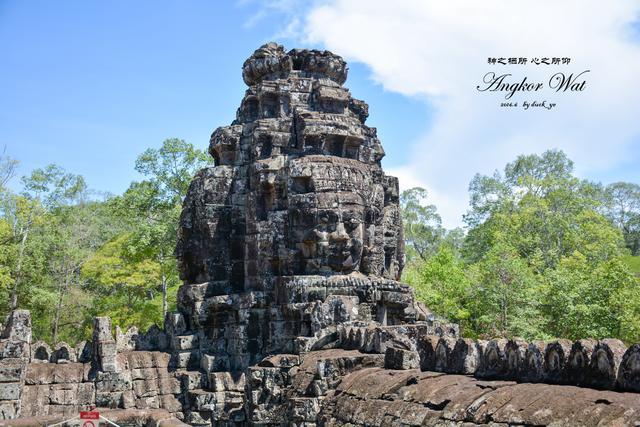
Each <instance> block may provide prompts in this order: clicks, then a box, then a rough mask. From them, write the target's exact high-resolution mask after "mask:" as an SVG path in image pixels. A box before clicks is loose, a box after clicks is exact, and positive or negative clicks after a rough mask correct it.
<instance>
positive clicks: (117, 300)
mask: <svg viewBox="0 0 640 427" xmlns="http://www.w3.org/2000/svg"><path fill="white" fill-rule="evenodd" d="M130 241H131V236H130V234H128V233H123V234H120V235H118V236H117V237H115V238H113V239H112V240H111V241H109V242H107V243H106V244H105V245H103V246H102V247H101V248H100V249H99V250H97V251H96V252H95V253H94V254H93V255H92V256H91V257H90V258H89V259H88V260H87V261H86V262H85V263H84V265H83V266H82V277H83V278H84V279H85V280H86V281H87V288H88V289H89V290H90V291H91V292H92V293H93V294H94V295H95V296H96V299H95V305H94V307H93V309H92V310H91V314H92V315H103V314H105V313H107V314H109V316H111V317H112V319H113V321H114V323H115V324H117V325H118V326H121V327H124V328H127V327H130V326H138V327H140V328H142V329H146V328H147V327H149V326H151V325H152V324H154V323H156V324H157V323H160V322H161V321H162V317H161V316H162V312H161V310H160V304H161V300H160V299H159V298H155V297H154V296H155V295H154V293H155V290H156V289H157V283H158V282H159V281H160V278H161V275H162V272H161V267H160V265H159V264H158V263H157V262H155V261H154V260H153V259H140V258H138V257H136V256H133V255H132V254H131V251H130V247H129V243H130ZM159 301H160V303H159Z"/></svg>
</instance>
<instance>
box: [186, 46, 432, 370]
mask: <svg viewBox="0 0 640 427" xmlns="http://www.w3.org/2000/svg"><path fill="white" fill-rule="evenodd" d="M242 75H243V78H244V81H245V83H246V84H247V85H248V86H249V88H248V89H247V91H246V94H245V96H244V98H243V100H242V103H241V105H240V108H239V109H238V111H237V115H236V120H234V122H233V123H232V124H231V125H229V126H224V127H220V128H218V129H216V130H215V131H214V132H213V135H212V136H211V142H210V146H209V152H210V153H211V155H212V156H213V158H214V159H215V166H214V167H210V168H206V169H203V170H201V171H200V172H199V173H198V174H197V175H196V177H195V178H194V180H193V182H192V183H191V187H190V189H189V192H188V195H187V197H186V199H185V202H184V207H183V212H182V217H181V222H180V234H179V242H178V247H177V254H178V259H179V264H180V272H181V275H182V279H183V280H184V282H185V285H183V286H182V287H181V289H180V291H179V296H178V301H179V309H180V311H181V312H182V313H183V315H184V316H185V319H186V322H187V323H188V328H190V329H191V330H199V331H202V333H203V334H204V337H203V339H205V340H206V341H207V343H208V352H209V355H208V356H211V357H212V363H213V364H214V368H215V369H220V370H237V369H243V368H245V367H246V366H248V365H251V364H255V363H257V362H259V361H260V360H261V359H262V358H263V357H264V356H265V355H268V354H274V353H296V352H301V351H308V350H311V349H315V348H319V347H322V346H325V345H327V344H330V343H331V341H332V340H335V339H336V337H335V326H336V325H338V324H341V323H344V322H358V321H360V322H370V321H372V320H373V321H377V322H379V323H380V324H383V325H387V324H388V325H392V324H398V323H407V322H408V323H412V322H414V321H415V320H416V319H418V318H419V317H420V316H423V317H424V312H422V311H421V310H416V306H415V304H414V300H413V296H412V294H411V292H410V291H409V289H408V288H407V287H406V286H405V285H402V284H400V283H398V282H397V280H398V279H399V277H400V273H401V271H402V267H403V256H404V254H403V239H402V223H401V219H400V212H399V207H398V180H397V179H396V178H393V177H390V176H387V175H385V174H384V172H383V170H382V168H381V166H380V160H381V159H382V157H383V156H384V151H383V149H382V146H381V144H380V140H379V139H378V138H377V136H376V129H375V128H372V127H368V126H367V125H365V120H366V119H367V115H368V113H367V109H368V106H367V104H366V103H364V102H363V101H360V100H357V99H354V98H352V97H351V95H350V93H349V90H348V89H347V88H345V87H343V86H342V85H343V83H344V82H345V80H346V78H347V66H346V63H345V62H344V61H343V60H342V58H340V57H339V56H337V55H334V54H332V53H330V52H326V51H324V52H321V51H316V50H298V49H294V50H291V51H289V52H285V50H284V48H283V47H282V46H280V45H277V44H274V43H269V44H266V45H264V46H262V47H260V48H259V49H258V50H256V51H255V52H254V53H253V55H251V57H250V58H249V59H247V60H246V61H245V63H244V65H243V72H242ZM201 348H202V343H201ZM206 356H207V355H203V357H206Z"/></svg>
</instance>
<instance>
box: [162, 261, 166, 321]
mask: <svg viewBox="0 0 640 427" xmlns="http://www.w3.org/2000/svg"><path fill="white" fill-rule="evenodd" d="M166 315H167V276H166V275H165V274H164V272H163V273H162V318H163V319H164V318H165V317H166Z"/></svg>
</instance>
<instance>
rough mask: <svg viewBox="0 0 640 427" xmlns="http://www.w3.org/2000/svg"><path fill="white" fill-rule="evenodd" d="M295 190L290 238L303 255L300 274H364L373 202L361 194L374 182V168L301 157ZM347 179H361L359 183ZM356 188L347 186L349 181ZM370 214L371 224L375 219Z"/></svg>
mask: <svg viewBox="0 0 640 427" xmlns="http://www.w3.org/2000/svg"><path fill="white" fill-rule="evenodd" d="M292 170H293V172H292V176H291V177H290V183H291V184H290V186H289V191H288V193H289V204H288V205H289V208H288V209H289V218H290V235H291V237H292V239H291V240H292V241H293V242H294V249H295V250H296V251H297V257H296V258H297V262H296V264H297V266H296V267H297V268H296V270H297V273H298V274H301V273H304V274H335V273H336V272H337V273H350V272H352V271H359V269H360V264H361V261H362V257H363V248H364V245H365V234H366V233H365V231H366V230H367V229H368V227H369V226H370V225H371V224H367V215H366V212H367V210H369V211H372V207H371V204H372V202H373V200H366V199H365V197H364V194H363V193H362V192H358V185H357V183H361V182H364V181H367V182H370V181H371V176H368V172H369V171H368V169H367V168H366V167H363V166H362V165H361V164H359V163H356V162H349V161H343V160H342V161H340V162H337V164H336V163H328V162H326V161H322V162H320V161H317V160H316V159H315V158H314V157H313V156H307V157H305V158H301V159H298V160H296V161H295V162H294V165H293V167H292ZM345 175H349V176H351V177H357V178H356V185H353V182H349V181H346V180H345V178H346V176H345ZM344 182H346V183H348V184H350V185H351V187H350V188H343V185H344V184H343V183H344ZM371 217H372V216H371V215H369V221H370V220H371Z"/></svg>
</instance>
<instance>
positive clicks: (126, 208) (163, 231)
mask: <svg viewBox="0 0 640 427" xmlns="http://www.w3.org/2000/svg"><path fill="white" fill-rule="evenodd" d="M210 160H211V159H210V157H209V156H207V154H206V153H204V152H203V151H201V150H198V149H196V148H195V147H194V146H193V145H192V144H189V143H186V142H185V141H182V140H179V139H167V140H166V141H164V143H163V144H162V147H161V148H159V149H148V150H146V151H145V152H144V153H142V154H141V155H140V156H139V157H138V159H137V160H136V170H137V171H138V172H139V173H141V174H142V175H143V176H145V178H146V179H145V180H144V181H142V182H134V183H132V184H131V186H130V187H129V189H128V190H127V191H126V192H125V194H124V195H123V196H121V197H118V198H117V199H115V200H114V202H113V206H114V207H115V209H116V211H117V212H118V213H119V216H120V217H121V218H123V220H124V221H128V222H129V223H130V224H132V229H131V232H130V233H129V234H128V236H129V237H128V243H127V245H126V247H127V251H128V254H127V259H130V260H132V261H133V262H136V263H138V262H142V261H143V260H153V262H155V263H157V265H158V266H159V271H160V275H159V287H160V289H161V292H162V314H163V316H164V314H166V312H167V310H168V308H169V306H168V304H169V295H168V290H169V289H170V288H175V287H176V286H177V284H178V283H179V278H178V272H177V266H176V259H175V256H174V250H175V245H176V240H177V227H178V222H179V216H180V211H181V204H182V199H183V198H184V196H185V194H186V192H187V189H188V188H189V184H190V182H191V179H192V178H193V175H194V174H195V172H196V171H197V170H199V169H200V168H202V167H203V166H205V165H206V164H208V163H209V162H210Z"/></svg>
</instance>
